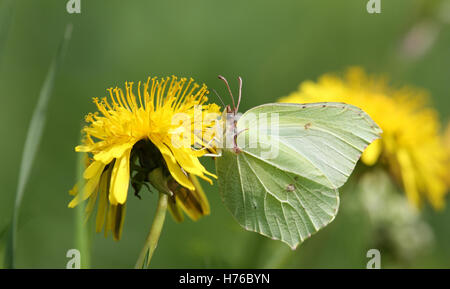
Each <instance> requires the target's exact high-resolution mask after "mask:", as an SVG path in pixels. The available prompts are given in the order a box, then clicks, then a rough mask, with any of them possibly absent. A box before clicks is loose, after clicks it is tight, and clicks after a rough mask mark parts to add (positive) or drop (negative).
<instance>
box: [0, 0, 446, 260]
mask: <svg viewBox="0 0 450 289" xmlns="http://www.w3.org/2000/svg"><path fill="white" fill-rule="evenodd" d="M7 2H8V1H5V0H1V1H0V7H3V8H2V9H5V3H6V4H7ZM66 2H67V1H65V0H38V1H30V0H28V1H26V0H15V1H12V3H13V4H12V10H11V11H12V14H11V13H10V12H7V13H6V14H5V13H3V14H2V15H3V19H0V23H1V25H5V23H6V27H7V29H3V30H1V29H0V32H2V31H3V32H2V33H4V34H3V36H4V37H3V36H2V37H0V45H2V46H0V95H1V96H0V97H1V105H0V131H1V135H2V137H1V139H2V141H1V144H0V151H1V152H2V153H1V155H2V161H1V162H2V165H1V166H0V184H1V193H0V230H1V229H2V228H4V227H5V226H7V224H8V223H9V222H10V220H11V214H12V210H13V209H12V208H13V203H14V194H15V191H16V186H17V179H18V173H19V165H20V159H21V154H22V150H23V144H24V141H25V137H26V133H27V128H28V125H29V122H30V119H31V115H32V112H33V109H34V107H35V105H36V102H37V98H38V95H39V90H40V88H41V86H42V83H43V81H44V79H45V76H46V73H47V71H48V68H49V65H50V62H51V59H52V58H53V56H54V55H55V53H56V50H57V47H58V44H59V43H60V41H61V39H62V36H63V33H64V29H65V26H66V24H67V23H73V34H72V39H71V40H70V43H69V47H68V50H67V54H66V58H65V61H64V63H63V65H62V67H61V70H60V73H59V74H58V76H57V79H56V84H55V90H54V93H53V95H52V99H51V101H50V104H49V109H48V115H47V124H46V127H45V131H44V136H43V139H42V142H41V144H40V147H39V150H38V154H37V158H36V160H35V163H34V166H33V170H32V173H31V177H30V180H29V183H28V185H27V188H26V191H25V197H24V202H23V207H22V211H21V214H20V222H19V235H18V236H19V242H18V255H17V258H18V259H17V260H18V262H17V267H19V268H49V267H50V268H65V266H66V262H67V261H68V259H67V258H66V252H67V250H69V249H70V248H74V247H75V241H74V240H75V233H74V232H75V211H74V210H73V209H69V208H67V204H68V202H69V201H70V199H71V197H70V196H69V195H68V190H69V189H70V188H71V187H72V185H73V183H74V182H75V179H76V162H77V155H76V153H75V152H74V146H75V145H76V144H77V142H78V140H79V132H80V128H81V126H82V124H83V122H82V121H83V116H84V114H85V113H87V112H89V111H94V110H95V106H94V104H93V103H92V101H91V98H92V97H94V96H106V90H105V89H106V88H108V87H110V86H112V85H114V86H115V85H123V83H124V81H126V80H129V81H138V80H145V79H146V78H147V76H149V75H151V76H166V75H172V74H175V75H178V76H186V77H193V78H195V79H196V80H197V81H198V82H204V83H206V84H207V85H208V86H209V87H210V88H215V89H216V90H218V91H219V92H221V94H222V95H224V96H225V95H226V94H225V90H224V87H223V84H222V83H221V82H220V81H219V80H218V79H217V75H218V74H222V75H224V76H226V77H228V78H229V79H232V81H233V84H232V85H233V86H234V87H236V85H237V84H236V83H235V82H234V81H235V79H236V77H237V76H238V75H240V76H242V77H243V79H244V90H243V101H242V106H241V110H242V111H245V110H247V109H249V108H250V107H252V106H255V105H257V104H262V103H267V102H273V101H275V100H276V99H277V98H278V97H281V96H284V95H286V94H288V93H289V92H292V91H294V90H295V89H296V88H297V86H298V84H299V83H300V82H301V81H303V80H307V79H313V80H315V79H317V77H318V76H320V75H321V74H323V73H326V72H341V71H343V70H345V69H346V68H347V67H349V66H353V65H360V66H362V67H364V68H365V69H366V70H367V71H368V72H369V73H382V74H386V75H388V76H390V78H391V80H392V83H393V84H394V85H402V84H412V85H415V86H420V87H423V88H425V89H427V90H428V91H429V92H430V93H431V95H432V102H433V104H434V106H435V107H436V108H437V109H438V111H439V113H440V116H441V120H442V122H443V123H445V122H446V121H447V120H448V116H449V112H450V109H449V107H450V97H449V94H448V92H449V88H450V86H449V81H448V77H449V76H450V53H449V52H450V50H449V48H450V23H449V22H448V20H449V16H450V10H449V9H448V8H449V7H450V6H449V3H448V2H450V1H432V0H414V1H413V0H381V3H382V13H381V14H368V13H367V11H366V3H367V1H366V0H348V1H336V0H321V1H317V0H316V1H313V0H310V1H298V0H296V1H262V0H259V1H235V0H233V1H211V0H209V1H208V0H202V1H200V0H191V1H144V0H130V1H119V0H96V1H89V0H81V4H82V7H81V14H68V13H67V12H66ZM445 9H447V10H445ZM4 11H5V10H3V11H2V12H4ZM4 15H10V16H11V21H10V22H9V21H8V19H6V18H4ZM446 21H447V22H446ZM8 23H9V25H8ZM420 23H431V24H430V25H431V26H430V27H431V28H430V29H431V30H429V31H428V34H430V35H428V34H427V33H424V34H423V35H425V36H423V35H422V34H419V36H421V35H422V36H423V39H422V38H420V37H418V39H416V38H414V39H415V40H416V42H414V43H415V44H417V47H419V48H420V47H421V46H420V45H423V46H424V48H423V51H419V52H418V53H415V52H412V53H411V52H408V49H407V48H405V46H404V45H403V44H404V39H405V37H406V35H408V33H409V32H410V31H411V29H413V28H414V27H416V25H418V24H419V25H420ZM8 26H9V27H8ZM4 27H5V26H4ZM425 32H427V30H426V31H425ZM5 33H7V34H5ZM428 36H429V37H428ZM427 37H428V38H427ZM430 37H431V38H430ZM1 39H4V41H3V42H2V41H1ZM430 39H431V40H430ZM427 41H428V42H429V45H428V46H427V45H426V44H427V43H428V42H427ZM422 42H423V43H422ZM414 47H415V46H414ZM414 47H413V49H414ZM419 48H418V49H419ZM405 49H406V50H405ZM419 50H420V49H419ZM211 99H212V100H214V101H217V100H216V99H215V98H214V96H211ZM217 102H218V101H217ZM206 165H207V166H208V168H209V169H210V170H211V171H213V170H214V167H213V163H212V162H211V161H210V160H207V161H206ZM205 190H206V191H207V195H208V197H209V200H210V202H211V208H212V213H211V215H210V216H208V217H206V218H203V219H202V220H200V221H198V222H192V221H190V220H186V221H185V222H184V223H183V224H176V223H175V222H174V221H173V220H172V218H171V217H168V219H167V222H166V226H165V227H164V229H163V234H162V236H161V239H160V242H159V247H158V248H157V251H156V253H155V255H154V258H153V260H152V265H153V267H155V268H180V267H181V268H184V267H186V268H242V267H244V268H253V267H256V268H261V267H266V266H268V267H274V266H276V267H282V268H341V267H344V268H348V267H350V268H365V266H366V263H367V261H368V259H367V257H366V252H367V250H368V249H370V248H372V247H371V246H372V245H373V243H372V241H371V240H372V239H373V233H371V227H370V226H371V224H370V222H368V219H367V216H365V215H364V212H360V213H359V214H355V213H354V211H353V210H351V209H346V206H349V204H351V203H352V202H354V201H355V200H354V198H352V196H351V195H350V193H349V194H348V195H346V194H345V193H344V194H343V198H342V200H341V206H342V208H341V211H340V212H339V214H338V215H337V218H336V220H335V221H334V222H333V223H331V224H330V225H329V226H328V227H326V228H325V229H324V230H322V231H320V232H319V233H318V234H317V235H315V236H313V237H312V238H310V239H308V240H307V241H305V242H304V244H302V245H301V246H300V247H299V248H298V249H297V250H296V251H291V250H290V249H289V248H288V247H287V246H286V245H283V244H281V243H279V242H276V241H272V240H269V239H266V238H264V237H260V236H258V235H257V234H254V233H250V232H246V231H244V230H243V229H242V228H240V226H239V225H238V224H237V223H236V222H235V221H234V219H233V217H232V216H231V214H229V213H228V212H227V211H226V209H225V207H224V206H223V204H222V203H221V200H220V196H219V194H218V191H217V186H210V185H208V184H205ZM142 196H143V200H141V201H140V200H138V199H137V198H135V197H133V196H132V195H131V194H130V196H129V202H128V208H127V216H126V219H125V226H124V232H123V237H122V240H121V241H119V242H115V241H113V240H112V238H111V237H109V238H107V239H105V238H104V237H103V234H95V233H92V236H91V238H92V267H94V268H103V267H108V268H130V267H132V266H134V263H135V261H136V259H137V256H138V253H139V251H140V249H141V247H142V245H143V242H144V239H145V237H146V235H147V232H148V229H149V226H150V224H151V220H152V217H153V214H154V209H155V206H156V200H157V196H156V195H154V194H151V193H148V192H145V193H143V194H142ZM447 199H448V198H447ZM422 213H423V218H424V220H425V221H426V222H427V223H428V224H430V226H431V228H432V229H433V231H434V235H435V241H434V245H433V248H432V249H431V250H429V251H427V252H426V253H424V254H421V256H419V257H417V258H414V259H413V260H409V261H408V262H403V261H398V260H395V259H389V258H383V252H382V267H385V268H389V267H450V228H449V225H448V223H449V222H450V209H449V208H448V206H447V209H445V210H444V211H442V212H434V211H433V210H431V209H430V208H429V207H425V208H424V210H423V212H422ZM90 231H92V232H93V228H92V230H90ZM82 258H83V256H82Z"/></svg>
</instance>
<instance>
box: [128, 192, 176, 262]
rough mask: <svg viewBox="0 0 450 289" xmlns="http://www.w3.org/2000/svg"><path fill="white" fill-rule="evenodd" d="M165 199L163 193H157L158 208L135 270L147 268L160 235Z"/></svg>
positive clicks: (165, 204) (165, 205) (165, 208)
mask: <svg viewBox="0 0 450 289" xmlns="http://www.w3.org/2000/svg"><path fill="white" fill-rule="evenodd" d="M167 199H168V196H167V194H165V193H159V200H158V206H157V208H156V213H155V218H154V219H153V223H152V227H151V228H150V232H149V233H148V236H147V240H145V244H144V247H142V250H141V253H140V254H139V258H138V260H137V262H136V266H135V268H136V269H142V268H148V267H149V265H150V260H151V259H152V256H153V252H154V251H155V249H156V246H157V245H158V240H159V236H160V235H161V231H162V227H163V225H164V219H165V218H166V212H167Z"/></svg>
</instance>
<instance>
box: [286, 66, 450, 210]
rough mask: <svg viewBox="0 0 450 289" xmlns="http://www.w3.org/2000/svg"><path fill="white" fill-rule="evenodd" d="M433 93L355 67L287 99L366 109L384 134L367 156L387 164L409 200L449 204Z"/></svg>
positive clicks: (437, 205) (444, 153) (307, 85)
mask: <svg viewBox="0 0 450 289" xmlns="http://www.w3.org/2000/svg"><path fill="white" fill-rule="evenodd" d="M426 100H427V93H426V92H424V91H423V90H419V89H413V88H409V87H405V88H401V89H392V88H390V87H388V85H387V83H386V81H385V80H384V79H383V78H377V77H369V76H367V75H366V74H365V72H364V71H363V69H361V68H358V67H354V68H351V69H349V70H348V71H347V73H346V75H345V77H343V78H341V77H338V76H335V75H324V76H322V77H321V78H320V79H319V81H318V82H317V83H315V82H312V81H305V82H303V83H302V84H301V85H300V86H299V89H298V90H297V91H296V92H293V93H292V94H290V95H289V96H287V97H284V98H282V99H280V101H281V102H293V103H309V102H329V101H331V102H345V103H349V104H353V105H355V106H357V107H360V108H361V109H363V110H364V111H366V112H367V113H368V114H369V115H370V116H371V117H372V118H373V119H374V121H375V122H376V123H377V124H378V125H379V126H380V127H381V129H382V130H383V134H382V138H381V139H379V140H376V141H375V142H373V143H372V144H371V145H370V146H369V147H367V149H366V150H365V152H364V154H363V156H362V161H363V162H364V163H365V164H366V165H369V166H372V165H375V164H377V163H380V164H383V165H385V166H386V167H387V168H388V169H389V172H390V173H391V175H393V177H394V178H395V179H396V180H397V181H398V182H399V183H400V184H401V185H402V186H403V188H404V190H405V192H406V195H407V197H408V199H409V201H410V202H411V203H412V204H414V205H415V206H417V207H419V206H420V205H421V204H422V202H423V199H426V200H428V201H429V202H430V203H431V204H432V205H433V207H434V208H436V209H439V208H442V207H443V206H444V204H445V203H444V198H445V194H446V193H447V190H448V185H447V184H446V180H445V178H446V174H447V172H448V163H447V159H448V152H447V151H446V149H445V147H444V143H443V138H442V137H441V135H440V134H439V131H440V125H439V120H438V116H437V112H436V111H435V110H434V109H432V108H429V107H426Z"/></svg>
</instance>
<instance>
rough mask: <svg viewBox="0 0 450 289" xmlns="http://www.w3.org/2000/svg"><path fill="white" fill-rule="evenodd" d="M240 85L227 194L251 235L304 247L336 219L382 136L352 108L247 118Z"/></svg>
mask: <svg viewBox="0 0 450 289" xmlns="http://www.w3.org/2000/svg"><path fill="white" fill-rule="evenodd" d="M219 78H220V79H222V80H224V81H225V83H226V85H227V88H228V90H229V92H230V95H231V90H230V87H229V85H228V83H227V81H226V80H225V78H223V77H222V76H219ZM239 84H240V88H239V101H238V105H237V106H235V105H234V99H233V96H232V95H231V98H232V99H233V108H230V106H227V107H226V109H225V111H224V114H223V117H222V120H223V122H224V124H223V128H224V131H223V140H224V141H222V148H221V156H220V157H217V158H216V161H215V164H216V171H217V176H218V183H219V191H220V194H221V196H222V199H223V202H224V204H225V206H226V207H227V208H228V209H229V211H230V212H231V214H232V215H233V216H234V217H235V219H236V220H237V221H238V223H239V224H240V225H241V226H242V227H244V228H245V229H246V230H249V231H254V232H258V233H260V234H262V235H264V236H267V237H270V238H272V239H276V240H281V241H283V242H285V243H287V244H288V245H289V246H290V247H292V248H296V247H297V245H298V244H300V243H301V242H303V241H304V240H305V239H306V238H308V237H310V236H311V235H312V234H314V233H315V232H317V231H318V230H320V229H321V228H323V227H324V226H326V225H327V224H329V223H330V222H331V221H332V220H333V219H334V217H335V216H336V214H337V211H338V207H339V194H338V188H339V187H341V186H342V185H343V184H344V183H345V182H346V181H347V179H348V177H349V176H350V174H351V173H352V171H353V169H354V167H355V165H356V163H357V161H358V159H359V158H360V156H361V154H362V152H363V151H364V149H365V148H366V147H367V146H368V145H369V144H370V143H371V142H372V141H374V140H375V139H377V138H378V137H379V136H380V134H381V129H380V128H379V127H378V126H377V124H376V123H375V122H374V121H373V120H372V119H371V118H370V117H369V116H368V115H367V114H366V113H365V112H364V111H362V110H361V109H359V108H357V107H355V106H353V105H349V104H344V103H310V104H286V103H272V104H264V105H260V106H257V107H254V108H252V109H250V110H248V111H247V112H245V113H244V114H243V115H242V116H240V117H239V115H238V113H237V110H238V107H239V103H240V99H241V90H242V80H241V78H239ZM226 140H231V141H230V142H229V143H230V144H231V145H228V146H227V145H224V144H225V143H226Z"/></svg>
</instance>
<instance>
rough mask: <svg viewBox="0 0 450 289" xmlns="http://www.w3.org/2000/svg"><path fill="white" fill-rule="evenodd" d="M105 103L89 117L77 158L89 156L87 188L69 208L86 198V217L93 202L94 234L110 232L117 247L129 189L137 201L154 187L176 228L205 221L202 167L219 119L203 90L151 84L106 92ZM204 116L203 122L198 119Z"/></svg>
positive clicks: (164, 81)
mask: <svg viewBox="0 0 450 289" xmlns="http://www.w3.org/2000/svg"><path fill="white" fill-rule="evenodd" d="M108 91H109V98H110V99H109V100H108V99H107V98H106V97H105V98H103V99H102V100H99V99H97V98H94V102H95V104H96V106H97V108H98V112H96V113H93V114H92V113H90V114H88V115H87V116H86V121H87V122H88V123H89V125H88V126H86V127H84V128H83V133H84V136H85V137H84V139H83V143H82V144H81V145H79V146H77V147H76V148H75V151H77V152H84V153H87V154H88V155H89V161H88V166H87V168H86V170H85V171H84V174H83V178H84V185H83V188H82V189H81V190H78V188H77V186H75V188H74V189H73V190H72V191H71V192H70V193H71V194H72V195H74V196H75V197H74V198H73V200H72V201H71V202H70V203H69V207H71V208H72V207H75V206H76V205H77V204H78V203H79V202H81V201H83V200H86V199H88V198H89V202H88V204H87V207H86V211H87V215H88V216H89V215H90V213H91V212H92V210H93V208H94V206H95V203H96V201H97V199H98V209H97V216H96V231H97V232H100V231H101V230H102V228H104V230H105V235H107V233H108V231H112V232H113V237H114V239H120V235H121V231H122V225H123V220H124V216H125V204H126V201H127V194H128V188H129V185H130V183H131V185H132V187H133V188H134V190H135V194H136V195H137V196H139V195H138V193H139V190H140V188H141V187H142V186H143V185H148V184H151V185H152V187H153V188H155V189H156V190H157V191H159V192H161V193H168V194H169V195H170V196H171V197H170V198H169V200H170V201H169V209H170V211H171V212H172V215H173V216H174V218H175V219H176V220H177V221H181V220H182V219H183V215H182V213H181V212H182V211H184V212H185V213H186V214H187V215H188V216H189V217H190V218H192V219H194V220H196V219H198V218H199V217H201V216H203V215H207V214H209V204H208V200H207V199H206V197H205V195H204V192H203V190H202V189H201V186H200V184H199V182H198V181H197V179H196V176H197V177H200V178H202V179H205V180H207V181H209V182H210V183H212V181H211V179H210V178H208V176H211V177H214V178H216V176H215V175H214V174H211V173H209V172H208V171H207V170H206V169H205V168H204V167H203V165H202V164H201V163H200V161H199V159H198V158H199V157H201V156H202V155H204V154H205V153H206V152H207V151H212V152H214V148H213V147H212V146H211V142H212V138H213V137H214V135H213V133H211V131H214V125H215V121H214V119H213V118H211V117H209V118H208V117H206V116H207V115H208V116H211V115H220V114H219V113H220V108H219V107H218V106H217V105H215V104H206V101H207V100H208V98H207V97H206V95H207V94H208V90H207V87H206V86H205V85H203V86H200V85H198V84H196V83H194V82H193V79H190V80H189V81H187V79H185V78H181V79H178V78H177V77H175V76H173V77H171V78H170V77H167V78H160V79H158V78H148V80H147V81H146V82H144V83H141V82H139V83H138V84H137V93H138V95H137V97H136V95H135V94H134V93H133V83H132V82H126V83H125V92H124V91H123V90H122V89H121V88H118V87H116V88H110V89H108ZM202 116H205V117H204V118H202Z"/></svg>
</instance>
